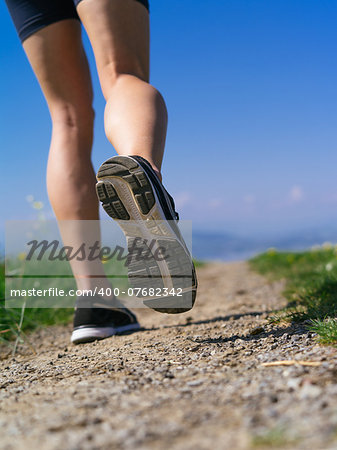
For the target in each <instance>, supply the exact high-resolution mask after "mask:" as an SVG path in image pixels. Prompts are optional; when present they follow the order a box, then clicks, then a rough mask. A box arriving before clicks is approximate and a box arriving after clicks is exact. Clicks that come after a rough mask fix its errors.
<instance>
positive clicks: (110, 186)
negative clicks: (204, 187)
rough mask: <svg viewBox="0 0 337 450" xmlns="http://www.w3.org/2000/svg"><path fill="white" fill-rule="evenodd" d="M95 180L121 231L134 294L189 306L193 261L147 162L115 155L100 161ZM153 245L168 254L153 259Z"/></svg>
mask: <svg viewBox="0 0 337 450" xmlns="http://www.w3.org/2000/svg"><path fill="white" fill-rule="evenodd" d="M97 181H98V183H97V185H96V190H97V195H98V198H99V199H100V201H101V202H102V204H103V208H104V209H105V211H106V212H107V213H108V214H109V216H110V217H112V218H113V219H115V220H118V223H119V225H120V226H121V228H122V230H123V232H124V234H125V236H126V239H127V244H128V250H129V260H128V277H129V280H130V283H131V285H132V287H134V288H138V289H139V291H140V292H138V294H137V297H138V298H140V299H141V300H142V301H143V303H144V304H145V305H146V306H149V307H150V308H152V309H155V310H156V311H160V312H165V313H170V314H177V313H182V312H185V311H188V310H190V309H191V308H192V307H193V304H194V301H195V297H196V290H197V278H196V273H195V268H194V264H193V261H192V258H191V255H190V253H189V251H188V249H187V247H186V244H185V242H184V239H183V237H182V235H181V233H180V231H179V228H178V225H177V223H178V220H179V217H178V214H177V213H176V211H175V205H174V201H173V198H172V197H171V196H170V195H169V194H168V192H167V191H166V189H165V188H164V186H163V185H162V183H161V182H160V181H159V179H158V177H157V175H156V173H155V172H154V170H153V169H152V166H151V165H150V164H149V163H148V162H147V161H146V160H145V159H144V158H142V157H140V156H115V157H113V158H110V159H108V160H107V161H105V162H104V163H103V164H102V165H101V167H100V169H99V171H98V173H97ZM135 222H136V226H135ZM158 248H161V249H164V250H165V252H164V253H165V254H166V255H168V257H167V258H158ZM156 251H157V253H156ZM149 255H150V257H149ZM156 255H157V256H156ZM139 256H140V257H139ZM150 288H153V289H154V290H155V295H152V293H153V291H152V292H151V294H150V290H149V289H150ZM135 291H137V289H135ZM156 295H158V297H156Z"/></svg>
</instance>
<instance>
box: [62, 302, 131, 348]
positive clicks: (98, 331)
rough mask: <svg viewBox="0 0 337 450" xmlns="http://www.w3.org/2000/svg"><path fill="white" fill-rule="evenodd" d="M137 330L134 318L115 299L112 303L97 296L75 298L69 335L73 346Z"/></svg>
mask: <svg viewBox="0 0 337 450" xmlns="http://www.w3.org/2000/svg"><path fill="white" fill-rule="evenodd" d="M120 306H121V307H120ZM139 329H140V325H139V323H138V320H137V318H136V316H135V315H134V314H133V313H132V312H131V311H130V310H129V309H127V308H124V307H123V306H122V305H121V304H119V302H118V300H117V299H116V300H115V301H114V302H113V303H112V302H108V301H106V300H104V299H103V298H102V297H97V296H96V297H78V298H77V301H76V307H75V315H74V330H73V333H72V335H71V342H72V343H73V344H81V343H84V342H92V341H96V340H100V339H105V338H107V337H110V336H113V335H115V334H123V333H128V332H132V331H136V330H139Z"/></svg>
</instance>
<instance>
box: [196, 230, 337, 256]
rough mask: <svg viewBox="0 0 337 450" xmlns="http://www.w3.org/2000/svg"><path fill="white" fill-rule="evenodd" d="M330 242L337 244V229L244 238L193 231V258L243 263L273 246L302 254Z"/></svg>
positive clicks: (229, 234) (227, 234)
mask: <svg viewBox="0 0 337 450" xmlns="http://www.w3.org/2000/svg"><path fill="white" fill-rule="evenodd" d="M327 241H329V242H332V243H336V242H337V229H336V230H333V229H330V230H327V229H323V230H317V229H307V230H301V231H296V232H291V233H287V234H279V235H278V234H276V233H275V235H269V236H263V235H262V234H261V235H260V236H241V235H235V234H231V233H225V232H224V233H222V232H213V231H199V230H196V231H193V256H194V257H195V258H197V259H201V260H221V261H234V260H244V259H247V258H250V257H251V256H253V255H255V254H257V253H261V252H263V251H265V250H267V249H268V248H270V247H275V248H277V249H278V250H292V251H300V250H305V249H308V248H310V247H312V246H314V245H321V244H323V243H324V242H327Z"/></svg>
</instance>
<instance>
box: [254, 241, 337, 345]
mask: <svg viewBox="0 0 337 450" xmlns="http://www.w3.org/2000/svg"><path fill="white" fill-rule="evenodd" d="M250 265H251V267H252V268H253V269H254V270H256V271H257V272H259V273H261V274H263V275H265V276H267V277H268V278H269V279H270V280H277V279H285V280H286V288H285V290H284V292H283V293H284V295H285V297H286V298H287V300H288V307H287V308H286V309H285V310H283V311H282V312H280V313H279V314H277V315H276V316H275V317H274V318H273V320H281V319H286V320H292V321H304V320H307V321H309V322H310V323H311V325H309V327H310V328H311V329H312V330H314V331H315V332H316V333H317V334H318V336H319V339H320V341H321V342H322V343H326V344H332V343H336V342H337V333H336V329H337V324H336V321H334V320H333V319H334V318H336V317H337V249H336V247H334V246H325V248H322V247H321V248H319V249H314V250H311V251H306V252H299V253H289V252H278V251H276V250H274V249H271V250H268V251H267V252H266V253H263V254H261V255H258V256H256V257H255V258H253V259H251V260H250Z"/></svg>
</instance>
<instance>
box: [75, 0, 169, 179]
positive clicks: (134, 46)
mask: <svg viewBox="0 0 337 450" xmlns="http://www.w3.org/2000/svg"><path fill="white" fill-rule="evenodd" d="M77 10H78V14H79V16H80V18H81V20H82V22H83V25H84V27H85V29H86V31H87V33H88V36H89V39H90V42H91V44H92V47H93V50H94V54H95V58H96V65H97V70H98V74H99V78H100V82H101V87H102V91H103V94H104V97H105V99H106V102H107V103H106V109H105V132H106V135H107V138H108V139H109V141H110V142H111V144H112V145H113V146H114V147H115V149H116V151H117V152H118V153H119V154H120V155H140V156H143V157H144V158H146V159H147V160H148V161H149V162H150V163H151V164H152V166H153V167H154V169H155V170H156V172H157V174H158V176H160V168H161V163H162V159H163V153H164V146H165V139H166V129H167V111H166V106H165V102H164V100H163V98H162V96H161V95H160V93H159V92H158V91H157V90H156V89H155V88H154V87H153V86H151V85H150V84H149V83H148V81H149V17H148V12H147V10H146V8H145V7H144V6H143V5H142V4H140V3H139V2H137V1H135V0H82V1H81V2H80V3H79V5H78V8H77Z"/></svg>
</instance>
